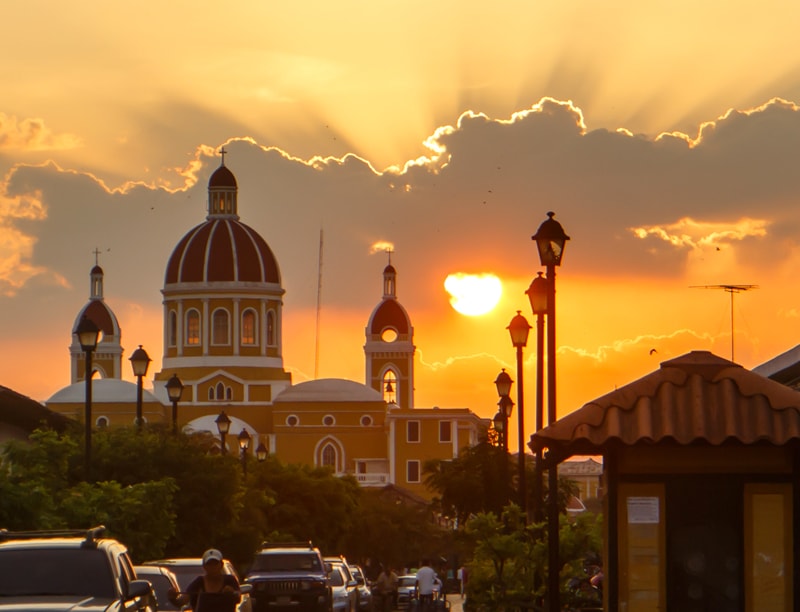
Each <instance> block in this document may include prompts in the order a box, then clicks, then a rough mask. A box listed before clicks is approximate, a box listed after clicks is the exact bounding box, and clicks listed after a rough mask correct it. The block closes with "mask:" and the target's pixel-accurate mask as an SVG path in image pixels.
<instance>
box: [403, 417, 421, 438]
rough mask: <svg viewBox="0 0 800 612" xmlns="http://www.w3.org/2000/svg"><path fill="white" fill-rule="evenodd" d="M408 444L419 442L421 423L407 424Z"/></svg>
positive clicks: (410, 422)
mask: <svg viewBox="0 0 800 612" xmlns="http://www.w3.org/2000/svg"><path fill="white" fill-rule="evenodd" d="M406 442H419V421H408V422H407V423H406Z"/></svg>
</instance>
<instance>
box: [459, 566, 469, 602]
mask: <svg viewBox="0 0 800 612" xmlns="http://www.w3.org/2000/svg"><path fill="white" fill-rule="evenodd" d="M457 578H458V584H459V587H460V588H461V599H464V593H466V591H467V580H468V579H469V570H468V569H467V567H466V566H465V565H462V566H461V567H459V568H458V575H457Z"/></svg>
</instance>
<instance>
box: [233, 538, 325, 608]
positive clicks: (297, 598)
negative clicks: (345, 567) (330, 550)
mask: <svg viewBox="0 0 800 612" xmlns="http://www.w3.org/2000/svg"><path fill="white" fill-rule="evenodd" d="M245 582H246V583H247V584H248V585H250V586H251V587H252V589H253V590H252V598H253V610H254V612H284V611H286V612H295V611H298V612H299V611H302V612H330V610H331V600H332V590H331V585H330V580H329V576H328V573H327V571H326V566H325V562H324V561H323V559H322V554H321V553H320V552H319V549H318V548H316V547H315V546H314V545H313V544H312V543H311V542H282V543H269V542H264V544H262V546H261V549H260V550H259V551H258V552H257V553H256V556H255V558H254V559H253V565H252V567H251V568H250V571H249V572H248V573H247V576H246V577H245Z"/></svg>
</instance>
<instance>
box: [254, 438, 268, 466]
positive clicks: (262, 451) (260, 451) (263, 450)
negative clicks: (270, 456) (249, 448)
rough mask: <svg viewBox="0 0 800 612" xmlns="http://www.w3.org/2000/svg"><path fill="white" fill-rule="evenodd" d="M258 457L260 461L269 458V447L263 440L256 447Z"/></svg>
mask: <svg viewBox="0 0 800 612" xmlns="http://www.w3.org/2000/svg"><path fill="white" fill-rule="evenodd" d="M256 459H258V462H259V463H263V462H264V461H266V460H267V447H266V446H264V443H263V442H259V443H258V446H257V447H256Z"/></svg>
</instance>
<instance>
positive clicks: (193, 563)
mask: <svg viewBox="0 0 800 612" xmlns="http://www.w3.org/2000/svg"><path fill="white" fill-rule="evenodd" d="M142 565H143V566H158V567H164V568H166V569H168V570H169V571H171V572H172V573H173V574H174V575H175V579H176V580H177V581H178V586H179V587H180V590H181V591H185V590H186V588H187V587H188V586H189V584H190V583H191V582H192V580H194V579H195V578H197V577H198V576H200V575H202V573H203V560H202V559H201V558H200V557H178V558H174V559H158V560H155V561H145V562H144V563H142ZM222 572H223V573H225V574H230V575H232V576H234V577H236V580H238V581H239V585H240V588H239V590H240V592H241V594H242V598H241V600H240V601H239V604H238V605H237V606H236V612H252V611H253V602H252V599H251V596H250V592H251V589H252V587H251V586H249V585H247V584H246V583H243V582H242V581H241V580H239V574H238V573H237V572H236V568H235V567H234V566H233V563H231V562H230V561H229V560H228V559H224V560H223V561H222ZM159 609H161V608H160V606H159Z"/></svg>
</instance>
